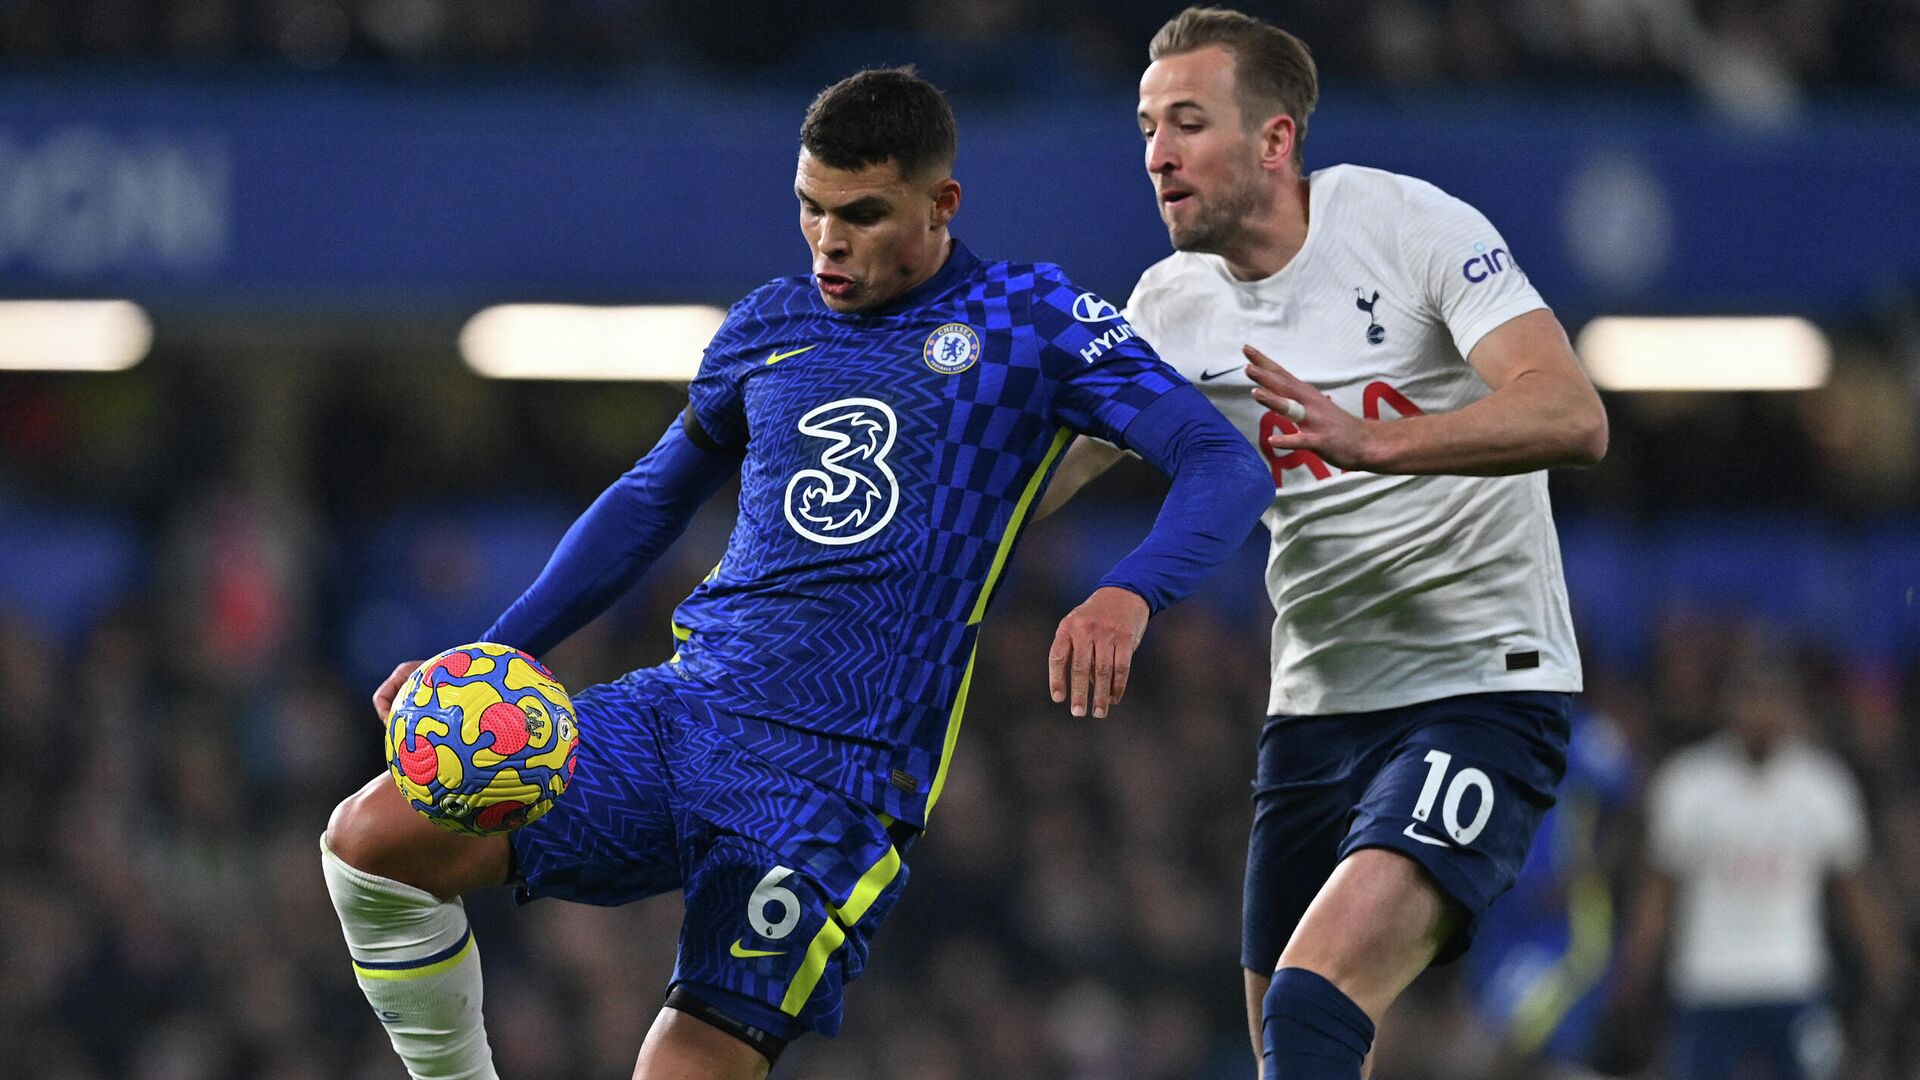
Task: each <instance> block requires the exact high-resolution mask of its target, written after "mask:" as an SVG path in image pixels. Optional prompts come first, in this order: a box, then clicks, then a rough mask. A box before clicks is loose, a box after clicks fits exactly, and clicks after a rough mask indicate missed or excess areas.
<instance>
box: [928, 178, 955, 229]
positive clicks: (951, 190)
mask: <svg viewBox="0 0 1920 1080" xmlns="http://www.w3.org/2000/svg"><path fill="white" fill-rule="evenodd" d="M959 212H960V181H958V180H955V179H954V178H953V177H951V176H949V177H947V178H946V179H944V180H942V181H940V182H939V183H937V184H935V185H933V215H932V217H931V218H930V219H929V225H930V226H931V227H932V228H935V229H944V228H946V227H947V223H948V222H949V221H952V220H953V216H954V215H955V214H958V213H959Z"/></svg>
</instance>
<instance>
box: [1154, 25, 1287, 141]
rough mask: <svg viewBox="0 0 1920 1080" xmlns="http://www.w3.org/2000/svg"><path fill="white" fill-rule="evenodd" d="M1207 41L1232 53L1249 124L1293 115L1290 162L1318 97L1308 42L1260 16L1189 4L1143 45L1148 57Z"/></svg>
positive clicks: (1235, 78) (1193, 47)
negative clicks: (1277, 114)
mask: <svg viewBox="0 0 1920 1080" xmlns="http://www.w3.org/2000/svg"><path fill="white" fill-rule="evenodd" d="M1210 46H1215V47H1219V48H1222V49H1225V50H1227V51H1228V52H1230V53H1232V54H1233V82H1234V86H1235V87H1236V88H1237V89H1238V91H1239V98H1240V112H1241V113H1242V114H1243V115H1244V117H1245V119H1246V123H1247V126H1248V127H1249V128H1251V127H1253V126H1255V125H1256V124H1257V123H1259V122H1260V121H1263V120H1265V119H1266V118H1267V117H1269V116H1272V115H1273V114H1275V113H1286V114H1287V115H1288V116H1290V117H1292V118H1293V132H1294V135H1293V164H1294V166H1295V167H1296V168H1298V167H1299V166H1300V163H1301V157H1300V147H1301V144H1303V143H1305V142H1306V141H1307V116H1308V114H1310V113H1312V112H1313V107H1314V105H1316V104H1318V103H1319V101H1320V75H1319V72H1318V71H1316V70H1315V68H1314V65H1313V54H1312V53H1311V52H1309V51H1308V50H1307V43H1306V42H1304V41H1301V40H1300V39H1299V38H1297V37H1294V36H1293V35H1292V34H1289V33H1287V32H1286V31H1285V30H1282V29H1280V28H1279V27H1277V26H1275V25H1273V24H1272V23H1270V22H1268V21H1266V20H1265V19H1257V18H1255V17H1253V16H1252V15H1248V14H1245V13H1243V12H1239V11H1233V10H1231V9H1228V8H1217V7H1190V8H1188V9H1187V10H1185V11H1183V12H1181V13H1180V14H1178V15H1175V16H1174V17H1173V18H1172V19H1171V20H1169V21H1168V23H1167V25H1165V26H1162V27H1161V28H1160V32H1159V33H1157V34H1155V35H1153V43H1152V44H1151V45H1148V46H1147V58H1148V59H1150V60H1159V59H1162V58H1165V57H1168V56H1180V55H1183V54H1185V53H1190V52H1195V51H1197V50H1200V49H1205V48H1208V47H1210Z"/></svg>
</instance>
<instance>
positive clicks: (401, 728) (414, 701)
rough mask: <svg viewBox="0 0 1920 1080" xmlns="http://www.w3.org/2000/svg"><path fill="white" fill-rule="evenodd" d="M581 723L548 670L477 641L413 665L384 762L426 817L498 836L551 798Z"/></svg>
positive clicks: (560, 785)
mask: <svg viewBox="0 0 1920 1080" xmlns="http://www.w3.org/2000/svg"><path fill="white" fill-rule="evenodd" d="M579 741H580V733H579V728H578V726H577V724H576V723H575V721H574V712H573V702H572V701H571V700H569V699H568V698H567V691H566V688H565V687H563V686H561V685H560V683H559V682H558V681H557V680H555V679H554V677H553V672H551V671H548V670H547V669H546V667H545V666H544V665H543V664H541V663H540V661H538V660H535V659H534V658H533V657H531V656H528V655H527V654H526V653H523V652H521V651H520V650H518V649H514V648H510V647H508V646H505V645H495V644H493V643H491V642H485V641H482V642H477V643H475V644H472V645H461V646H458V647H456V648H452V649H448V650H447V651H446V652H443V653H441V654H440V655H438V656H436V657H434V658H433V659H431V660H429V661H427V662H426V663H424V664H422V665H420V669H419V670H418V671H415V672H414V673H413V675H412V676H411V677H409V678H408V679H407V681H406V684H405V685H403V686H402V687H401V688H400V693H399V695H398V696H396V697H395V698H394V699H393V712H392V713H391V714H390V715H389V716H388V717H387V767H388V770H389V771H390V772H392V773H393V782H394V783H396V784H398V785H400V794H401V795H403V796H405V797H406V800H407V802H408V803H409V804H411V805H412V806H413V808H414V809H415V810H418V811H420V812H421V813H422V814H425V815H426V816H427V820H429V821H431V822H433V823H434V824H435V825H438V826H440V827H441V828H443V829H450V830H452V831H454V832H460V833H468V834H470V835H474V836H498V835H500V834H501V833H505V832H511V831H512V830H514V829H517V828H519V827H520V826H522V825H525V824H527V823H528V822H530V821H533V820H534V819H536V818H538V817H539V816H540V815H542V814H544V813H546V812H547V811H548V810H549V809H551V808H552V807H553V801H554V800H555V799H557V798H559V797H560V793H561V792H563V791H565V790H566V789H567V781H568V780H570V779H572V777H573V765H574V750H575V748H576V747H577V746H578V745H579Z"/></svg>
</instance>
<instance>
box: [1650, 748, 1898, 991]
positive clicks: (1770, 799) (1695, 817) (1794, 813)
mask: <svg viewBox="0 0 1920 1080" xmlns="http://www.w3.org/2000/svg"><path fill="white" fill-rule="evenodd" d="M1647 832H1648V842H1649V847H1650V851H1649V855H1650V857H1651V859H1652V860H1653V863H1654V865H1655V866H1657V867H1659V868H1660V869H1661V870H1663V871H1665V872H1666V873H1667V874H1669V875H1670V876H1672V878H1673V880H1674V883H1675V886H1676V889H1677V904H1676V906H1675V909H1674V920H1673V957H1672V966H1671V967H1670V969H1669V972H1668V977H1669V979H1670V980H1671V982H1672V986H1673V993H1674V997H1675V998H1676V999H1678V1000H1679V1001H1680V1002H1681V1003H1682V1004H1684V1005H1694V1006H1699V1005H1726V1004H1736V1003H1752V1002H1759V1001H1799V1000H1805V999H1807V998H1809V997H1812V996H1814V995H1815V994H1818V993H1820V991H1821V990H1822V989H1824V987H1825V985H1826V979H1827V936H1826V922H1825V912H1826V907H1825V901H1824V896H1825V891H1826V884H1827V879H1828V877H1830V876H1832V875H1834V874H1846V873H1851V872H1853V871H1856V870H1859V869H1860V868H1861V867H1862V866H1863V865H1864V864H1865V863H1866V858H1867V820H1866V810H1865V808H1864V806H1863V804H1862V801H1861V798H1860V789H1859V788H1858V786H1856V785H1855V784H1854V782H1853V776H1852V774H1851V773H1849V772H1847V768H1846V766H1845V765H1842V764H1841V763H1840V760H1839V759H1838V758H1836V757H1835V756H1834V755H1832V754H1831V753H1828V752H1827V751H1825V750H1822V749H1820V748H1818V747H1816V746H1814V745H1813V744H1811V743H1808V742H1805V741H1804V740H1800V739H1794V740H1790V741H1789V742H1787V743H1786V744H1784V745H1782V746H1781V747H1779V748H1778V749H1776V750H1775V751H1774V752H1773V753H1772V754H1771V755H1770V756H1769V757H1768V758H1767V760H1766V761H1765V762H1764V763H1759V764H1756V763H1755V762H1754V761H1753V759H1752V758H1750V757H1748V756H1747V753H1746V751H1744V750H1743V749H1741V746H1740V743H1739V741H1738V740H1737V739H1735V738H1734V737H1733V736H1732V735H1717V736H1715V737H1713V738H1711V739H1709V740H1707V741H1706V742H1704V743H1701V744H1699V745H1698V746H1695V747H1692V748H1690V749H1688V750H1684V751H1682V752H1681V753H1679V754H1676V755H1674V757H1673V758H1672V759H1671V760H1669V761H1668V762H1667V764H1666V765H1665V766H1663V767H1662V768H1661V769H1660V771H1659V772H1658V773H1657V774H1655V776H1654V779H1653V783H1652V785H1651V786H1650V787H1649V788H1648V792H1647Z"/></svg>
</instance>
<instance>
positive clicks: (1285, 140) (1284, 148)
mask: <svg viewBox="0 0 1920 1080" xmlns="http://www.w3.org/2000/svg"><path fill="white" fill-rule="evenodd" d="M1299 137H1300V133H1299V131H1297V130H1295V128H1294V126H1293V117H1291V116H1288V115H1287V114H1286V113H1275V114H1274V115H1272V116H1269V117H1267V122H1266V123H1264V124H1261V125H1260V165H1261V167H1262V168H1265V169H1267V170H1268V171H1275V170H1278V169H1281V168H1283V167H1285V166H1286V165H1287V163H1288V162H1290V161H1292V160H1293V144H1294V141H1295V140H1296V139H1298V138H1299Z"/></svg>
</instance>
